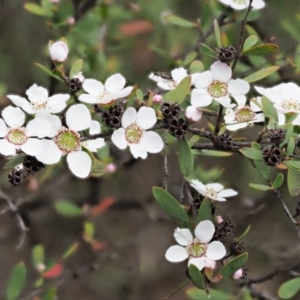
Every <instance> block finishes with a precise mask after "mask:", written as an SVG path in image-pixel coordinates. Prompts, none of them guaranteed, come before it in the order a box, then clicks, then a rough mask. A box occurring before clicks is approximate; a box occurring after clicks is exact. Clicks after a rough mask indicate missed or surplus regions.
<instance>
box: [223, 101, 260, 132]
mask: <svg viewBox="0 0 300 300" xmlns="http://www.w3.org/2000/svg"><path fill="white" fill-rule="evenodd" d="M256 100H257V101H258V103H260V102H261V98H260V97H258V98H257V99H256ZM245 104H246V103H245V102H242V103H239V105H238V107H236V108H235V109H231V108H227V109H226V114H225V116H224V120H225V124H228V125H226V129H228V130H230V131H235V130H238V129H241V128H245V127H247V126H248V125H250V124H253V123H259V122H263V121H264V119H265V116H264V114H263V113H262V112H261V108H260V107H259V106H257V105H256V104H255V103H254V102H253V101H250V105H245ZM259 111H260V113H257V112H259Z"/></svg>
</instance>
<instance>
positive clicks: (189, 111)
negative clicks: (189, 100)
mask: <svg viewBox="0 0 300 300" xmlns="http://www.w3.org/2000/svg"><path fill="white" fill-rule="evenodd" d="M185 116H186V117H187V118H188V119H189V120H191V121H194V122H197V121H199V120H200V119H201V117H202V111H200V110H198V109H197V108H196V107H195V106H188V107H187V108H186V110H185Z"/></svg>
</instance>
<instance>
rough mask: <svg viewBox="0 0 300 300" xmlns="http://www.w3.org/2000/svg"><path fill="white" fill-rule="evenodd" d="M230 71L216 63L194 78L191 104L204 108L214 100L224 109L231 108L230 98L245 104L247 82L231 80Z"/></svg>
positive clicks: (248, 86)
mask: <svg viewBox="0 0 300 300" xmlns="http://www.w3.org/2000/svg"><path fill="white" fill-rule="evenodd" d="M231 76H232V70H231V68H230V67H229V66H228V65H227V64H225V63H221V62H220V61H217V62H215V63H213V64H212V65H211V67H210V71H205V72H203V73H199V74H198V75H197V77H195V80H194V85H195V87H196V88H195V89H193V91H192V94H191V104H192V106H195V107H205V106H209V105H210V104H211V103H212V100H213V99H215V100H216V101H218V102H219V103H220V104H221V105H223V106H224V107H226V108H232V107H234V106H235V104H231V99H230V97H233V98H234V99H235V100H236V101H237V102H238V103H240V102H245V101H246V96H245V94H247V93H248V91H249V89H250V85H249V83H248V82H247V81H245V80H242V79H231Z"/></svg>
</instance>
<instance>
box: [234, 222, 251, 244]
mask: <svg viewBox="0 0 300 300" xmlns="http://www.w3.org/2000/svg"><path fill="white" fill-rule="evenodd" d="M250 228H251V225H248V227H247V228H246V230H245V231H244V232H243V233H242V234H241V235H240V236H239V237H238V239H237V240H238V241H241V240H242V239H243V238H244V237H245V236H246V235H247V234H248V232H249V231H250Z"/></svg>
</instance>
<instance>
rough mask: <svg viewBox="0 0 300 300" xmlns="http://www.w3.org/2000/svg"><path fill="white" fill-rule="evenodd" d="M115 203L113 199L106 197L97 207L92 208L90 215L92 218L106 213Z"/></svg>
mask: <svg viewBox="0 0 300 300" xmlns="http://www.w3.org/2000/svg"><path fill="white" fill-rule="evenodd" d="M114 203H115V199H114V198H113V197H111V196H110V197H107V198H105V199H104V200H103V201H101V202H100V203H99V204H98V205H95V206H93V207H92V208H91V209H90V215H91V216H92V217H96V216H98V215H100V214H102V213H103V212H104V211H106V210H107V209H108V208H109V207H110V206H112V205H113V204H114Z"/></svg>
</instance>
